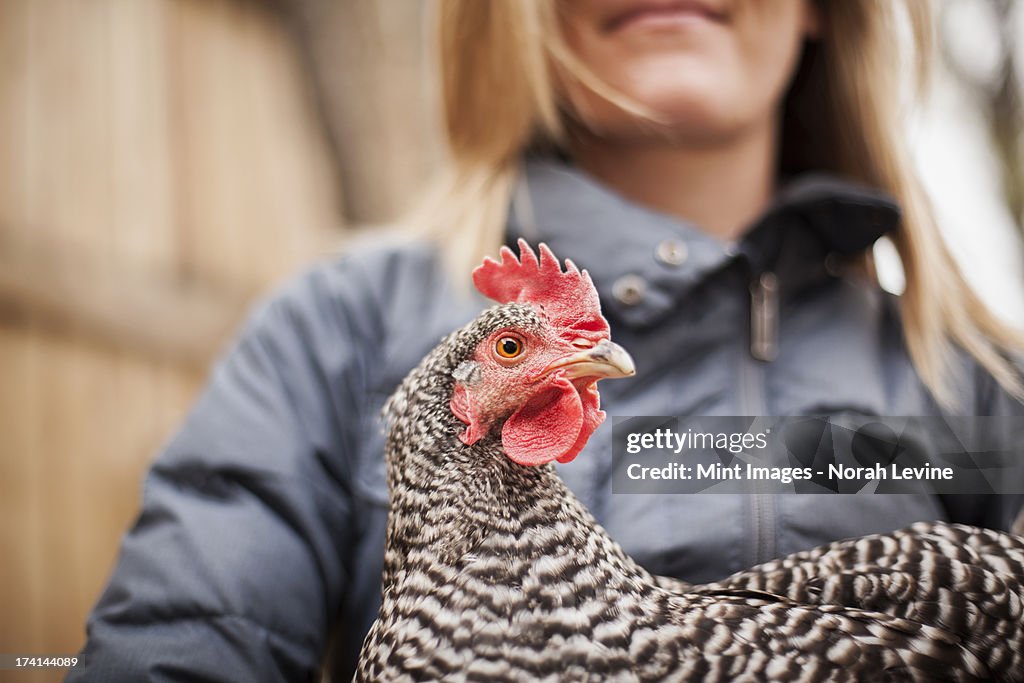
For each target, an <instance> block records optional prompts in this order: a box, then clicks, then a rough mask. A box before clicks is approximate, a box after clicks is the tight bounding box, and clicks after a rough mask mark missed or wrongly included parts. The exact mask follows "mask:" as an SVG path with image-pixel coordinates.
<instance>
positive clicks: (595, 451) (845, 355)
mask: <svg viewBox="0 0 1024 683" xmlns="http://www.w3.org/2000/svg"><path fill="white" fill-rule="evenodd" d="M526 177H527V182H526V185H525V186H524V187H523V188H522V191H521V192H519V193H518V199H517V201H516V202H515V205H514V208H513V211H512V215H511V218H510V222H509V237H510V241H511V240H513V239H514V238H515V237H518V236H520V235H521V236H524V237H526V238H527V239H529V240H530V241H531V242H533V243H536V242H537V241H540V240H543V241H546V242H547V243H548V244H549V245H550V246H551V248H552V249H553V250H554V252H555V253H556V254H557V255H559V256H560V257H562V258H565V257H571V258H572V259H573V260H574V261H575V262H576V263H577V264H579V265H580V266H582V267H586V268H587V269H589V271H590V273H591V275H592V276H593V280H594V283H595V285H596V287H597V289H598V291H599V292H600V294H601V298H602V302H603V306H604V311H605V314H606V316H607V317H608V319H609V321H610V322H611V325H612V334H613V338H614V339H615V340H616V341H617V342H618V343H620V344H622V345H623V346H624V347H625V348H627V349H628V350H629V351H630V352H631V353H632V354H633V356H634V358H635V359H636V363H637V368H638V372H637V376H636V377H635V378H634V379H632V380H625V381H619V382H614V383H612V382H609V383H606V385H605V386H603V387H602V391H601V394H602V404H603V407H604V408H605V409H606V410H607V411H608V413H609V414H610V415H689V414H698V415H799V414H821V413H837V412H844V413H858V414H865V415H897V416H898V415H930V414H935V413H937V412H938V408H937V406H936V405H935V403H934V402H933V401H932V399H931V398H930V397H929V395H928V393H927V391H926V390H925V389H924V387H923V386H922V384H921V381H920V379H919V378H918V376H917V375H916V374H915V372H914V369H913V367H912V366H911V364H910V362H909V360H908V357H907V352H906V349H905V346H904V342H903V338H902V336H901V327H900V323H899V318H898V316H897V311H896V301H895V299H894V298H893V297H891V296H889V295H887V294H885V293H883V292H882V291H880V290H879V289H878V288H877V287H876V286H875V285H873V284H870V283H869V282H867V281H866V280H864V279H862V278H858V277H855V276H841V275H837V274H836V270H835V268H832V267H831V266H832V265H834V263H835V262H836V260H837V259H841V257H842V256H843V255H847V254H853V253H857V252H860V251H862V250H863V249H865V248H867V247H869V246H870V245H871V244H872V243H873V242H874V241H875V240H876V239H877V238H878V237H879V236H880V235H882V234H884V233H885V232H886V231H888V230H890V229H892V228H893V227H894V226H895V224H896V222H897V220H898V210H897V208H896V207H895V206H894V205H893V204H892V203H891V202H890V201H889V200H887V199H886V198H885V197H883V196H880V195H879V194H878V193H876V192H873V191H871V190H868V189H865V188H860V187H855V186H852V185H850V184H848V183H845V182H840V181H838V180H836V179H829V178H825V177H808V178H801V179H797V180H796V181H794V182H792V183H790V184H789V185H788V186H787V189H786V190H785V191H784V192H783V193H782V194H781V195H780V196H779V198H778V200H777V201H776V203H775V204H774V205H773V206H772V207H771V208H770V209H769V210H768V211H767V212H766V214H765V215H764V216H763V217H762V218H761V219H760V221H759V222H758V224H757V225H756V226H754V227H753V229H752V230H751V231H750V232H749V233H748V235H747V237H746V238H745V239H744V240H743V241H742V242H741V243H739V244H737V245H735V246H727V245H724V244H722V243H720V242H718V241H716V240H715V239H712V238H710V237H708V236H706V235H704V234H702V233H701V232H699V231H698V230H696V229H694V228H693V227H692V226H688V225H685V224H681V223H679V222H678V221H676V220H673V219H671V218H668V217H666V216H663V215H659V214H656V213H653V212H651V211H648V210H646V209H644V208H641V207H638V206H635V205H632V204H630V203H628V202H626V201H624V200H623V199H621V198H619V197H617V196H615V195H614V194H612V193H611V192H610V191H608V190H607V189H605V188H603V187H601V186H599V185H598V184H596V183H595V182H594V181H592V180H590V179H588V178H587V177H586V176H584V175H583V174H581V173H579V172H577V171H575V170H574V169H572V168H570V167H568V166H566V165H564V164H562V163H561V162H558V161H552V160H535V161H531V162H528V164H527V174H526ZM827 266H828V267H827ZM768 272H771V273H774V274H775V275H776V276H777V278H778V293H779V299H778V321H777V322H778V324H777V328H776V329H775V330H774V331H773V325H772V324H771V321H770V320H768V321H767V323H768V324H767V325H766V326H765V328H764V329H763V330H761V331H759V332H757V333H756V334H755V335H754V337H757V338H754V339H752V336H751V331H750V329H751V328H750V310H751V298H752V292H754V294H755V295H756V296H755V298H757V299H758V301H756V302H755V303H754V306H755V310H757V311H761V309H758V308H757V307H759V306H768V308H765V309H764V310H763V311H761V312H764V313H771V312H772V311H771V307H772V302H771V301H770V297H769V299H768V300H767V301H765V299H764V297H763V296H760V295H761V294H764V292H763V291H761V290H759V287H758V285H757V283H759V282H766V281H765V280H763V279H762V278H761V275H762V274H764V273H768ZM467 281H468V273H467ZM752 285H753V288H752ZM484 305H485V302H484V301H483V300H482V299H480V298H474V297H472V296H465V297H464V296H461V295H460V294H459V293H458V287H453V285H452V283H451V282H449V281H448V279H447V277H446V275H445V272H444V271H443V270H442V268H441V267H440V264H439V259H438V256H437V254H436V253H435V251H434V250H433V249H431V248H430V247H428V246H426V245H415V244H405V245H399V246H393V247H379V248H374V249H364V250H359V251H356V252H354V253H350V254H348V255H346V256H344V257H342V258H340V259H338V260H336V261H334V262H330V263H326V264H324V265H322V266H319V267H316V268H314V269H312V270H311V271H309V272H308V273H306V274H305V275H303V276H301V277H299V278H298V279H296V280H295V281H293V282H292V283H291V284H290V285H289V286H287V287H286V288H284V289H283V291H281V292H280V293H279V294H278V295H277V296H275V297H274V298H273V299H272V300H270V301H269V302H267V303H266V304H265V305H264V306H262V307H261V308H260V309H259V310H258V311H257V312H256V313H255V314H254V315H253V316H252V318H251V320H250V322H249V324H248V326H247V327H246V329H245V330H244V331H243V333H242V334H241V336H240V338H239V340H238V342H237V344H236V345H235V347H234V348H233V349H232V350H231V351H230V352H229V353H228V354H227V355H226V357H225V358H224V359H223V360H222V361H221V362H220V363H219V364H218V366H217V367H216V369H215V370H214V372H213V374H212V377H211V378H210V383H209V386H208V387H207V388H206V390H205V392H204V393H203V395H202V397H201V398H200V399H199V401H198V403H197V404H196V406H195V408H194V409H193V410H192V412H191V414H190V415H189V417H188V419H187V421H186V422H185V424H184V426H183V427H182V429H181V430H180V432H179V433H178V434H177V436H176V437H175V438H174V439H173V440H172V441H171V442H170V443H169V445H168V446H167V447H166V450H165V451H164V452H163V454H162V455H161V456H160V457H159V458H158V459H157V460H156V462H155V463H154V465H153V467H152V469H151V471H150V473H149V475H148V476H147V478H146V482H145V489H144V498H143V505H142V512H141V515H140V516H139V519H138V521H137V522H136V524H135V526H134V528H133V529H132V530H131V531H130V532H129V533H128V534H127V535H126V537H125V539H124V542H123V546H122V549H121V553H120V556H119V558H118V561H117V565H116V568H115V570H114V573H113V576H112V578H111V580H110V584H109V586H108V587H107V589H106V591H105V592H104V593H103V595H102V597H101V599H100V601H99V603H98V604H97V606H96V608H95V610H94V612H93V614H92V616H91V618H90V620H89V624H88V636H89V637H88V643H87V645H86V648H85V651H84V652H83V659H84V661H85V664H84V666H80V667H79V668H78V669H76V670H75V672H73V673H72V675H71V676H70V678H69V680H71V681H80V680H90V681H96V680H111V681H122V680H123V681H141V680H178V679H180V680H238V681H242V680H245V681H276V680H313V679H314V678H315V676H316V673H315V672H316V671H317V670H318V667H319V666H320V664H321V661H322V657H323V653H324V652H325V651H332V652H333V653H334V655H333V660H334V661H333V664H334V667H335V671H336V672H337V673H338V675H339V677H340V678H346V677H349V676H350V675H351V671H352V669H353V666H354V662H355V659H356V656H357V653H358V650H359V647H360V645H361V643H362V639H363V635H364V634H365V632H366V631H367V629H368V627H369V625H370V623H371V622H372V620H373V619H374V617H375V615H376V611H377V607H378V604H379V601H380V596H379V590H380V573H381V564H382V555H383V542H384V528H385V520H386V516H387V491H386V487H385V483H384V463H383V460H382V434H381V428H380V424H379V422H378V412H379V410H380V408H381V405H382V403H383V402H384V399H385V398H386V397H387V396H388V395H389V394H390V393H391V391H392V390H393V388H394V387H395V386H396V385H397V383H398V382H399V381H400V380H401V379H402V378H403V377H404V375H405V374H406V373H407V371H408V370H409V369H410V368H412V366H413V365H415V364H416V363H417V362H418V361H419V359H420V358H421V357H422V356H423V355H424V354H425V353H426V352H427V351H428V350H429V349H430V348H432V347H433V346H434V345H435V344H436V343H437V341H438V340H439V339H440V338H441V337H442V336H443V335H444V334H446V333H447V332H449V331H451V330H453V329H455V328H456V327H458V326H461V325H462V324H464V323H465V322H467V321H468V320H469V319H471V318H472V317H473V316H474V315H475V314H476V313H477V312H478V311H479V310H480V309H481V307H482V306H484ZM752 343H753V345H754V347H755V348H754V349H753V351H754V353H753V354H752ZM773 351H774V352H775V353H774V356H775V358H774V360H772V361H766V360H757V359H756V358H755V357H754V356H755V355H757V356H761V357H766V356H771V355H773V353H772V352H773ZM959 382H960V383H959V386H958V394H957V395H958V397H959V400H960V405H959V407H958V409H957V412H960V413H963V414H980V415H985V414H1005V413H1016V414H1020V413H1024V408H1022V406H1021V405H1020V404H1018V403H1016V402H1014V401H1012V400H1011V399H1009V398H1008V397H1007V396H1006V395H1005V394H1003V393H1002V392H1001V391H1000V390H999V389H998V388H997V387H996V386H995V384H994V382H993V381H992V380H991V379H990V378H989V377H988V376H987V375H986V374H985V373H983V372H981V371H979V370H978V369H977V368H976V367H975V366H974V365H973V364H972V363H970V362H967V361H963V362H962V363H961V367H960V377H959ZM610 422H611V421H610V420H609V421H608V422H606V424H605V425H604V426H602V427H601V428H600V429H599V430H598V431H597V433H596V434H595V436H594V437H593V439H592V440H591V442H590V444H589V445H588V447H587V449H586V450H585V451H584V452H583V453H582V454H581V455H580V456H579V457H578V458H577V459H576V460H575V461H574V462H572V463H571V464H568V465H565V466H562V467H561V472H562V475H563V476H564V477H565V479H566V480H567V481H568V483H569V484H570V486H571V487H572V488H573V489H574V490H575V491H576V492H577V493H578V494H579V496H580V498H581V499H582V500H583V502H584V503H585V504H586V505H587V506H588V507H589V508H590V509H591V510H592V511H593V513H594V514H595V516H596V517H597V519H598V520H599V521H600V522H601V523H602V524H603V525H604V527H605V528H606V529H607V530H608V531H609V533H610V534H611V535H612V536H613V537H614V538H616V539H618V540H619V541H620V542H621V543H622V545H623V546H624V547H625V549H626V550H627V551H628V552H629V553H630V554H632V555H633V556H634V557H635V558H637V560H639V561H640V562H641V563H642V564H643V565H645V566H646V567H647V568H649V569H650V570H651V571H653V572H656V573H659V574H668V575H673V576H677V577H681V578H684V579H688V580H691V581H706V580H711V579H717V578H720V577H723V576H726V575H728V574H730V573H732V572H735V571H737V570H740V569H743V568H745V567H749V566H751V565H753V564H756V563H758V562H761V561H763V560H767V559H769V558H772V557H776V556H779V555H783V554H786V553H790V552H793V551H797V550H801V549H804V548H809V547H812V546H815V545H818V544H820V543H823V542H826V541H830V540H833V539H837V538H841V537H848V536H857V535H861V534H865V533H869V532H878V531H886V530H891V529H895V528H898V527H902V526H904V525H907V524H910V523H911V522H914V521H917V520H925V519H950V520H955V521H961V522H967V523H972V524H981V525H987V526H992V527H998V528H1007V527H1008V525H1009V524H1010V521H1011V519H1012V517H1013V516H1014V513H1015V512H1016V510H1017V508H1018V507H1019V506H1020V504H1021V500H1020V499H1019V497H1015V496H946V497H939V496H925V495H875V496H871V497H867V498H865V497H863V496H842V495H793V494H791V495H754V496H747V495H711V494H702V495H612V493H611V487H610V480H611V476H612V459H611V454H610V447H611V438H610V436H611V435H610ZM330 638H333V640H332V641H330V642H329V639H330Z"/></svg>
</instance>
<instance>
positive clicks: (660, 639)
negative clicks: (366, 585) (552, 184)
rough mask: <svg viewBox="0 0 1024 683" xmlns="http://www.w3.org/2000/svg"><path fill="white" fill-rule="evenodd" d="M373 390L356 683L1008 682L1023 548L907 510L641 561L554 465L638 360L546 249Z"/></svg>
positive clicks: (496, 272)
mask: <svg viewBox="0 0 1024 683" xmlns="http://www.w3.org/2000/svg"><path fill="white" fill-rule="evenodd" d="M519 249H520V257H519V259H517V258H516V257H515V255H514V254H513V253H512V252H511V250H508V249H507V248H506V249H503V251H502V259H501V261H500V263H499V262H495V261H493V260H490V259H487V260H485V262H484V264H483V265H482V266H480V267H478V268H477V269H476V271H474V274H473V279H474V283H475V284H476V286H477V288H478V289H479V290H480V291H481V292H482V293H483V294H484V295H486V296H489V297H491V298H493V299H495V300H496V301H498V302H499V304H498V305H497V306H494V307H492V308H490V309H488V310H486V311H484V312H483V313H482V314H481V315H480V316H479V317H478V318H477V319H476V320H474V321H473V322H471V323H470V324H468V325H467V326H465V327H464V328H462V329H461V330H459V331H457V332H454V333H453V334H451V335H449V336H448V337H446V338H445V339H444V340H442V342H441V343H440V345H439V346H437V347H436V348H435V349H434V351H432V352H431V353H430V354H429V355H428V356H427V357H426V358H425V359H424V360H423V361H422V363H421V364H420V365H419V366H418V367H417V368H416V369H414V370H413V371H412V372H411V373H410V374H409V376H408V377H407V378H406V380H405V381H404V382H403V383H402V384H401V386H400V387H399V388H398V390H397V391H396V392H395V394H394V395H393V396H392V397H391V399H390V400H389V402H388V404H387V406H386V407H385V419H386V424H387V429H388V434H387V447H386V448H387V452H386V460H387V477H388V485H389V488H390V492H391V510H390V514H389V518H388V528H387V539H386V550H385V559H384V575H383V602H382V605H381V608H380V612H379V615H378V618H377V621H376V622H375V623H374V624H373V626H372V628H371V629H370V632H369V634H368V635H367V637H366V640H365V643H364V645H363V650H362V653H361V656H360V661H359V665H358V669H357V672H356V680H358V681H379V680H385V681H406V680H437V679H454V680H487V681H532V680H549V681H556V680H557V681H563V680H568V681H605V680H612V681H655V680H695V681H703V680H707V681H713V680H797V681H818V680H837V681H842V680H850V681H859V680H922V681H924V680H927V681H932V680H989V679H992V678H1002V679H1005V680H1022V669H1024V667H1022V666H1021V655H1020V653H1021V652H1022V649H1024V648H1022V617H1021V606H1022V596H1024V594H1022V589H1021V585H1020V577H1021V576H1022V574H1021V571H1020V570H1021V567H1022V565H1024V545H1022V542H1021V540H1020V539H1018V538H1015V537H1011V536H1008V535H1005V534H997V533H995V532H988V531H982V530H977V529H972V528H969V527H955V526H949V525H941V524H934V525H919V526H917V527H913V528H911V529H909V530H906V531H903V532H897V533H894V534H890V535H887V536H877V537H868V538H865V539H858V540H852V541H846V542H839V543H836V544H832V545H831V546H826V547H825V548H822V549H818V550H813V551H809V552H807V553H801V554H798V555H794V556H791V557H789V558H785V559H782V560H777V561H775V562H771V563H768V564H766V565H762V566H760V567H758V568H754V569H752V570H750V571H748V572H743V573H741V574H737V575H736V576H734V577H731V578H730V579H727V580H725V581H722V582H720V583H718V584H714V585H707V586H690V585H688V584H684V583H682V582H679V581H675V580H673V579H666V578H661V577H654V576H652V575H651V574H650V573H648V572H647V571H646V570H644V569H643V568H642V567H640V566H639V565H638V564H636V563H635V562H634V561H633V560H632V559H631V558H630V557H629V556H628V555H626V554H625V552H624V551H623V550H622V549H621V548H620V546H619V545H618V544H617V543H616V542H615V541H613V540H612V539H611V538H610V537H609V536H608V535H607V533H606V532H605V531H604V530H603V529H602V528H601V526H600V525H599V524H598V523H597V522H596V521H595V520H594V518H593V517H592V516H591V515H590V513H589V512H588V511H587V510H586V509H585V508H584V507H583V505H582V504H581V503H580V502H579V501H578V500H577V499H576V497H575V496H574V495H573V494H572V493H571V492H570V491H569V490H568V489H567V488H566V486H565V485H564V483H563V482H562V480H561V479H560V478H559V476H558V475H557V473H556V472H555V469H554V467H553V465H552V463H553V462H554V461H558V462H563V463H564V462H569V461H571V460H572V459H573V458H574V457H575V456H576V455H577V454H578V453H579V452H580V450H581V449H582V448H583V446H584V445H585V443H586V441H587V439H588V438H589V437H590V435H591V434H592V433H593V431H594V430H595V429H596V428H597V426H598V425H599V424H600V423H601V422H602V420H603V419H604V417H605V416H604V413H603V412H602V411H601V410H600V405H599V397H598V394H597V391H596V388H595V385H596V382H597V381H598V380H600V379H603V378H611V377H625V376H629V375H631V374H633V363H632V361H631V359H630V358H629V356H628V354H627V353H626V352H625V351H624V350H623V349H622V348H621V347H619V346H618V345H616V344H614V343H613V342H611V340H610V338H609V326H608V323H607V321H606V320H605V319H604V318H603V317H602V315H601V313H600V308H599V303H598V297H597V293H596V291H595V289H594V287H593V284H592V283H591V281H590V278H589V276H588V275H587V273H586V272H585V271H580V270H578V269H577V268H576V267H575V266H574V265H573V264H572V263H571V262H569V261H566V268H565V270H564V271H563V270H562V268H561V266H560V265H559V264H558V261H557V260H556V259H555V257H554V255H553V254H552V253H551V252H550V250H548V249H547V248H546V247H545V246H544V245H541V246H540V250H539V251H540V255H539V258H538V256H537V255H536V254H535V253H534V252H533V251H532V249H530V247H529V246H528V245H527V244H526V243H525V242H523V241H520V243H519Z"/></svg>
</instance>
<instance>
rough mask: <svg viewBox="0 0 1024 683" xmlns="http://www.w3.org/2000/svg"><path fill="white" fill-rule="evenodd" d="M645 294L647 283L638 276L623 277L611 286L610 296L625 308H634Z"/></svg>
mask: <svg viewBox="0 0 1024 683" xmlns="http://www.w3.org/2000/svg"><path fill="white" fill-rule="evenodd" d="M646 292H647V282H646V281H645V280H644V279H643V278H642V277H640V276H639V275H623V276H622V277H620V278H619V279H618V280H616V281H615V284H613V285H612V296H614V297H615V299H616V300H617V301H618V302H619V303H621V304H623V305H625V306H636V305H637V304H638V303H640V302H641V301H643V299H644V294H645V293H646Z"/></svg>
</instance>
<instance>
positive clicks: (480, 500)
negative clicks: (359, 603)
mask: <svg viewBox="0 0 1024 683" xmlns="http://www.w3.org/2000/svg"><path fill="white" fill-rule="evenodd" d="M465 333H466V331H465V330H463V331H461V332H459V333H455V334H453V335H451V336H450V337H449V338H447V339H446V340H445V341H444V342H442V344H441V345H440V346H439V347H438V348H437V349H435V350H434V351H433V352H432V353H431V354H430V355H428V356H427V357H426V358H425V359H424V360H423V362H422V363H421V364H420V365H419V366H418V367H417V368H416V369H415V370H414V371H413V372H412V373H410V375H409V376H408V377H407V378H406V380H405V381H404V382H403V383H402V385H401V386H400V387H399V389H398V390H397V391H396V393H395V394H394V396H393V397H392V398H391V400H390V401H389V403H388V407H387V408H386V418H387V422H388V426H389V429H388V437H387V446H386V450H387V452H386V460H387V479H388V488H389V491H390V496H391V502H390V504H391V510H390V513H389V515H388V528H387V541H386V554H385V570H384V587H385V590H387V587H388V585H389V584H390V582H391V581H392V580H393V579H394V577H395V575H396V572H398V571H400V570H401V569H402V568H403V567H405V566H406V565H408V564H409V563H416V562H417V561H419V560H424V561H426V560H428V559H429V562H430V563H432V564H437V563H440V564H444V565H448V566H451V567H455V568H461V567H465V566H467V565H469V564H474V563H475V564H477V565H478V566H479V565H480V563H481V562H483V563H485V564H486V563H488V562H489V563H490V564H489V565H488V566H489V569H488V572H490V574H489V580H493V581H494V582H495V583H509V584H515V583H516V582H518V581H519V580H520V579H521V578H522V576H523V575H525V574H529V573H531V572H535V570H536V567H537V564H538V563H541V564H543V563H545V562H549V561H550V560H551V558H559V562H562V563H569V564H579V565H580V566H589V565H593V564H594V563H595V562H611V563H613V564H615V565H616V566H617V571H619V572H622V574H623V578H627V577H634V578H636V579H638V580H642V581H649V580H650V575H649V574H648V573H647V572H646V571H645V570H643V569H642V568H640V567H639V566H637V565H636V564H635V563H634V562H633V561H632V560H631V559H630V558H628V556H626V555H625V554H624V553H623V552H622V550H621V549H620V548H619V546H618V544H616V543H615V542H614V541H612V540H611V539H610V538H609V537H608V536H607V534H606V533H605V531H604V530H603V529H602V528H601V527H600V526H599V525H598V524H597V522H596V521H595V520H594V519H593V517H592V516H591V514H590V513H589V511H587V510H586V508H585V507H584V506H583V505H582V504H581V503H580V502H579V500H578V499H577V498H576V496H575V495H573V493H572V492H571V491H570V490H569V489H568V488H567V487H566V486H565V484H564V482H563V481H562V480H561V478H560V477H559V476H558V474H557V473H556V472H555V469H554V466H553V465H550V464H548V465H542V466H537V467H527V466H523V465H519V464H517V463H515V462H513V461H512V460H510V459H509V458H508V457H507V456H506V455H505V453H504V452H503V450H502V447H501V441H500V435H499V432H500V428H495V429H494V430H493V431H492V433H491V434H490V435H488V436H486V437H485V438H483V439H481V440H480V441H479V442H477V443H475V444H473V445H471V446H467V445H465V444H464V443H462V441H460V440H459V438H458V434H459V431H460V430H461V429H463V428H464V425H463V424H462V423H461V422H460V421H459V420H458V419H457V418H456V417H455V416H454V415H453V414H452V412H451V410H450V408H449V401H450V398H451V394H452V390H453V387H454V379H453V377H452V371H453V370H454V369H455V367H457V366H458V363H459V362H460V361H461V360H462V359H463V358H465V356H466V349H465V348H464V347H467V346H471V344H472V341H473V339H472V338H470V339H465V338H462V337H464V336H465ZM460 335H461V336H460ZM499 427H500V426H499Z"/></svg>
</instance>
